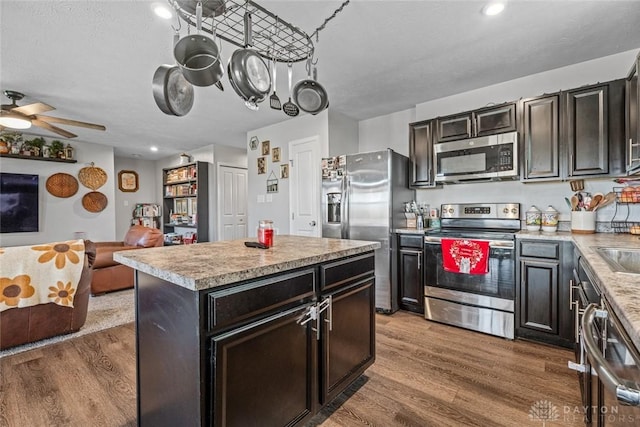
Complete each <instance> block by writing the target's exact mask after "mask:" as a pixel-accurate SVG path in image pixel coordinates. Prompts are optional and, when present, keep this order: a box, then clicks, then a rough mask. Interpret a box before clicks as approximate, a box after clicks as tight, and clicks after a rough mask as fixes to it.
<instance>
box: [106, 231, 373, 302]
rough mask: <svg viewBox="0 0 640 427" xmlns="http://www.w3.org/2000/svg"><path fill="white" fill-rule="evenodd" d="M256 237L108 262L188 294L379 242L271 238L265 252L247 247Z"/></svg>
mask: <svg viewBox="0 0 640 427" xmlns="http://www.w3.org/2000/svg"><path fill="white" fill-rule="evenodd" d="M255 240H256V239H255V238H253V239H252V238H247V239H241V240H231V241H223V242H211V243H196V244H193V245H177V246H164V247H160V248H148V249H138V250H135V251H121V252H115V253H114V255H113V259H114V260H115V261H118V262H119V263H121V264H124V265H127V266H129V267H132V268H134V269H136V270H139V271H141V272H143V273H147V274H149V275H151V276H155V277H158V278H160V279H163V280H166V281H169V282H171V283H175V284H176V285H178V286H182V287H183V288H187V289H190V290H192V291H199V290H203V289H209V288H214V287H216V286H222V285H227V284H230V283H235V282H239V281H243V280H248V279H253V278H256V277H261V276H265V275H268V274H274V273H278V272H281V271H286V270H291V269H294V268H299V267H305V266H308V265H313V264H317V263H321V262H325V261H331V260H334V259H338V258H342V257H346V256H350V255H357V254H359V253H363V252H368V251H372V250H374V249H377V248H379V247H380V243H378V242H366V241H362V240H341V239H325V238H317V237H303V236H285V235H278V236H274V245H273V247H271V248H269V249H256V248H247V247H246V246H244V242H245V241H255Z"/></svg>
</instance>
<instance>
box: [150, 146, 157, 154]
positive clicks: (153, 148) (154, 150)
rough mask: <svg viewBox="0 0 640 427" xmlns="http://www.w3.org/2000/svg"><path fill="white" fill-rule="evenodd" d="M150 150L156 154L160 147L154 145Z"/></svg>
mask: <svg viewBox="0 0 640 427" xmlns="http://www.w3.org/2000/svg"><path fill="white" fill-rule="evenodd" d="M149 150H151V151H153V152H154V153H155V152H156V151H158V147H156V146H155V145H152V146H151V147H149Z"/></svg>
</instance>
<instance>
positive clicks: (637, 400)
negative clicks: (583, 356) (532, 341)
mask: <svg viewBox="0 0 640 427" xmlns="http://www.w3.org/2000/svg"><path fill="white" fill-rule="evenodd" d="M608 315H609V313H608V312H607V310H602V309H599V308H598V306H597V305H596V304H593V303H591V304H589V305H588V306H587V308H585V310H584V316H582V322H580V323H581V325H580V326H581V327H582V341H583V342H584V345H585V347H586V351H587V355H588V356H590V357H591V358H592V359H593V364H592V366H593V368H594V369H595V370H596V372H598V375H599V376H600V380H601V381H602V383H603V384H604V386H605V387H607V388H608V389H609V390H615V394H616V398H617V399H618V402H620V403H622V404H623V405H629V406H640V390H637V389H635V388H633V387H629V386H628V385H626V384H625V383H624V382H623V381H621V380H620V378H618V376H617V375H616V374H615V372H613V369H611V366H609V363H608V362H607V360H606V359H605V358H604V356H603V355H602V352H601V351H600V349H599V348H598V344H597V343H596V341H595V340H594V339H593V334H592V333H591V330H592V326H593V321H594V319H595V318H596V317H601V318H604V319H606V318H607V317H608Z"/></svg>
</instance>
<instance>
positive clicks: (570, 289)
mask: <svg viewBox="0 0 640 427" xmlns="http://www.w3.org/2000/svg"><path fill="white" fill-rule="evenodd" d="M574 289H578V287H577V286H575V285H574V284H573V279H569V310H573V290H574Z"/></svg>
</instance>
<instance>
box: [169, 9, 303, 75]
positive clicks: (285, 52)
mask: <svg viewBox="0 0 640 427" xmlns="http://www.w3.org/2000/svg"><path fill="white" fill-rule="evenodd" d="M167 1H168V2H169V4H170V5H171V7H173V8H174V9H175V10H176V12H177V14H178V16H179V17H180V18H181V19H182V20H184V21H185V22H186V23H187V24H188V25H192V26H194V27H195V26H196V15H195V13H192V12H191V11H190V10H187V9H185V8H184V7H181V6H180V3H179V2H178V1H176V0H167ZM182 3H183V4H184V1H183V2H182ZM246 13H250V14H251V17H252V19H251V20H250V25H251V28H250V29H249V31H250V32H251V33H252V46H251V47H252V48H253V49H255V50H256V51H257V52H258V53H259V54H260V56H262V57H263V58H265V59H268V60H275V61H278V62H283V63H291V62H301V61H307V60H309V59H310V58H313V53H314V45H313V41H312V39H311V37H310V36H309V35H308V34H307V33H305V32H304V31H302V30H301V29H300V28H298V27H296V26H294V25H293V24H290V23H289V22H287V21H285V20H284V19H282V18H280V17H279V16H277V15H275V14H273V13H272V12H270V11H269V10H267V9H265V8H264V7H262V6H260V5H258V4H257V3H255V2H253V1H251V0H225V1H224V11H223V12H222V13H221V14H219V15H217V16H213V17H211V18H207V19H203V21H202V31H204V32H207V33H209V34H211V35H213V36H214V37H219V38H220V39H221V40H224V41H226V42H228V43H231V44H233V45H235V46H238V47H241V48H244V47H246V46H245V42H244V34H245V29H244V26H245V22H246V20H245V14H246Z"/></svg>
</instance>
